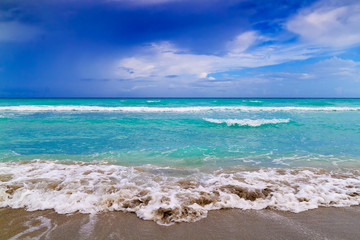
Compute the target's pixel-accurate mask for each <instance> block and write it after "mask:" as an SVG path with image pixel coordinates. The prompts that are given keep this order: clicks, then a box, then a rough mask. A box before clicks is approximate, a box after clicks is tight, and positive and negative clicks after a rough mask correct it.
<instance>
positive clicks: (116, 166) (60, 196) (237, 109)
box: [0, 99, 360, 225]
mask: <svg viewBox="0 0 360 240" xmlns="http://www.w3.org/2000/svg"><path fill="white" fill-rule="evenodd" d="M359 204H360V99H0V207H11V208H25V209H27V210H30V211H35V210H44V209H53V210H55V211H56V212H57V213H61V214H66V213H73V212H81V213H91V214H96V213H98V212H103V211H125V212H134V213H136V214H137V216H138V217H140V218H142V219H145V220H153V221H155V222H157V223H159V224H165V225H169V224H173V223H175V222H192V221H197V220H199V219H201V218H204V217H206V215H207V212H208V211H210V210H217V209H223V208H239V209H257V210H260V209H268V208H270V209H278V210H283V211H292V212H301V211H306V210H309V209H313V208H317V207H332V206H335V207H343V206H352V205H359Z"/></svg>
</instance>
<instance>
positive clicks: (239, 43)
mask: <svg viewBox="0 0 360 240" xmlns="http://www.w3.org/2000/svg"><path fill="white" fill-rule="evenodd" d="M260 39H263V37H261V36H260V35H259V34H258V33H257V32H256V31H247V32H244V33H242V34H240V35H238V36H236V37H235V39H234V40H232V41H230V42H229V43H228V46H227V47H228V50H229V53H228V54H229V55H232V56H236V55H237V54H241V53H243V52H244V51H245V50H246V49H248V48H249V47H250V46H251V45H253V44H254V43H255V42H256V41H258V40H260Z"/></svg>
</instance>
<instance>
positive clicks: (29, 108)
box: [0, 105, 360, 112]
mask: <svg viewBox="0 0 360 240" xmlns="http://www.w3.org/2000/svg"><path fill="white" fill-rule="evenodd" d="M359 110H360V107H297V106H287V107H263V106H261V107H260V106H256V107H255V106H191V107H147V106H142V107H141V106H136V107H135V106H134V107H104V106H84V105H19V106H0V111H17V112H50V111H59V112H70V111H80V112H207V111H243V112H253V111H265V112H277V111H359Z"/></svg>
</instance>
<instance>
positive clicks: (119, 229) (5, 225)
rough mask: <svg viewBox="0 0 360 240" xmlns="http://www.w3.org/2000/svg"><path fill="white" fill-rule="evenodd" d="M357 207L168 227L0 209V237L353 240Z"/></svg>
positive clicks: (212, 217) (235, 213)
mask: <svg viewBox="0 0 360 240" xmlns="http://www.w3.org/2000/svg"><path fill="white" fill-rule="evenodd" d="M359 221H360V206H353V207H341V208H335V207H329V208H324V207H323V208H318V209H313V210H308V211H305V212H300V213H292V212H284V211H278V210H239V209H224V210H217V211H210V212H209V213H208V216H207V218H204V219H201V220H199V221H197V222H192V223H176V224H174V225H171V226H162V225H158V224H156V223H155V222H153V221H144V220H142V219H139V218H137V217H136V215H135V214H133V213H124V212H106V213H99V214H97V215H89V214H81V213H75V214H57V213H56V212H54V211H53V210H44V211H34V212H28V211H25V210H24V209H10V208H1V209H0V229H1V231H0V239H11V238H13V239H25V238H36V239H159V240H160V239H174V240H176V239H194V240H196V239H223V240H226V239H274V240H275V239H358V237H359V236H360V228H359V227H358V223H359Z"/></svg>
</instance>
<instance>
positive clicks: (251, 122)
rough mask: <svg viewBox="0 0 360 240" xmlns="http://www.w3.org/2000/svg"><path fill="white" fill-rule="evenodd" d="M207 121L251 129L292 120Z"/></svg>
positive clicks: (206, 119) (208, 119)
mask: <svg viewBox="0 0 360 240" xmlns="http://www.w3.org/2000/svg"><path fill="white" fill-rule="evenodd" d="M204 120H205V121H208V122H212V123H220V124H222V123H226V125H228V126H236V125H237V126H249V127H259V126H262V125H268V124H277V123H288V122H290V119H289V118H287V119H275V118H274V119H255V120H252V119H213V118H204Z"/></svg>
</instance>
